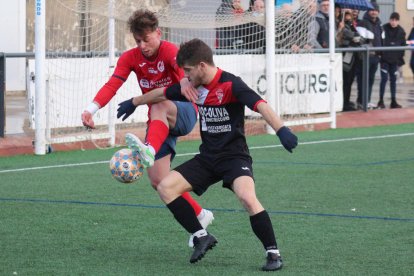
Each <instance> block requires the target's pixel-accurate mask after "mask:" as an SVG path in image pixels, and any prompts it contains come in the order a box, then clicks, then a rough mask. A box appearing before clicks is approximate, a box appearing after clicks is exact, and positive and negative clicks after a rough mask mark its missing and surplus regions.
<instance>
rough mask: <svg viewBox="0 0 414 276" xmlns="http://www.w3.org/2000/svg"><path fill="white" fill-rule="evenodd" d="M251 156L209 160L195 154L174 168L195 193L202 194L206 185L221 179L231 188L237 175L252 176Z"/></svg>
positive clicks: (224, 184) (205, 189) (224, 185)
mask: <svg viewBox="0 0 414 276" xmlns="http://www.w3.org/2000/svg"><path fill="white" fill-rule="evenodd" d="M252 164H253V161H252V159H251V157H245V156H237V157H232V158H225V159H222V160H218V161H215V162H211V161H209V160H208V159H206V158H203V156H202V155H201V154H197V155H196V156H194V158H192V159H190V160H188V161H187V162H185V163H183V164H181V165H179V166H178V167H176V168H175V169H174V170H175V171H177V172H179V173H180V174H181V175H182V176H183V177H184V178H185V179H186V180H187V181H188V183H190V185H191V186H192V187H193V191H194V192H195V193H196V194H197V195H199V196H200V195H202V194H203V193H204V192H205V191H207V189H208V187H210V186H211V185H213V184H215V183H217V182H219V181H220V180H222V181H223V187H224V188H228V189H230V190H232V184H233V181H234V179H236V178H238V177H239V176H250V177H251V178H253V179H254V177H253V166H252Z"/></svg>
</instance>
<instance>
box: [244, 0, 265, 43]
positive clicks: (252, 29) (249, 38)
mask: <svg viewBox="0 0 414 276" xmlns="http://www.w3.org/2000/svg"><path fill="white" fill-rule="evenodd" d="M248 14H249V15H250V16H252V17H253V20H258V21H259V20H260V21H263V22H264V16H265V3H264V1H263V0H255V1H254V2H253V4H252V6H251V11H250V12H249V13H248ZM241 28H242V32H241V34H242V35H243V40H244V45H243V46H242V47H243V48H244V49H265V46H266V30H265V27H264V26H262V25H260V24H258V23H256V22H250V23H246V24H244V25H242V26H241Z"/></svg>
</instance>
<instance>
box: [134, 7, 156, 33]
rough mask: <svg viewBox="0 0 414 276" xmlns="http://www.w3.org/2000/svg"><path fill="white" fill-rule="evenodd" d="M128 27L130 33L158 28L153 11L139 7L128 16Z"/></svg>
mask: <svg viewBox="0 0 414 276" xmlns="http://www.w3.org/2000/svg"><path fill="white" fill-rule="evenodd" d="M128 27H129V30H130V31H131V33H133V34H138V35H143V34H144V33H145V32H148V31H151V32H152V31H155V30H156V29H157V28H158V18H157V16H156V15H155V13H153V12H151V11H149V10H144V9H140V10H137V11H135V12H134V13H133V14H132V15H131V16H130V17H129V19H128Z"/></svg>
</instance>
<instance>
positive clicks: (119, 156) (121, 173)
mask: <svg viewBox="0 0 414 276" xmlns="http://www.w3.org/2000/svg"><path fill="white" fill-rule="evenodd" d="M109 168H110V170H111V174H112V176H113V178H115V179H116V180H118V181H119V182H122V183H128V184H129V183H132V182H135V181H137V180H138V179H140V178H141V177H142V175H143V174H144V167H143V166H142V164H141V160H140V158H139V155H138V154H137V152H135V151H132V150H131V149H126V148H125V149H120V150H118V151H117V152H115V153H114V155H113V156H112V158H111V160H110V161H109Z"/></svg>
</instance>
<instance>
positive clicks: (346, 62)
mask: <svg viewBox="0 0 414 276" xmlns="http://www.w3.org/2000/svg"><path fill="white" fill-rule="evenodd" d="M343 13H344V20H343V22H341V23H340V24H339V25H338V33H337V41H338V45H339V47H342V48H347V47H360V46H361V43H362V42H363V39H362V38H361V36H360V34H359V33H358V32H357V30H356V28H355V26H354V24H353V23H354V18H353V15H352V10H343ZM357 59H358V57H357V53H353V52H344V53H343V58H342V78H343V81H342V84H343V86H342V91H343V107H342V111H353V110H356V108H355V104H354V103H353V102H351V101H350V98H351V88H352V82H353V81H354V78H355V69H356V65H357V61H356V60H357Z"/></svg>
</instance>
